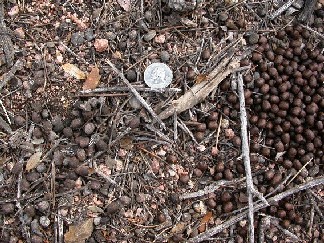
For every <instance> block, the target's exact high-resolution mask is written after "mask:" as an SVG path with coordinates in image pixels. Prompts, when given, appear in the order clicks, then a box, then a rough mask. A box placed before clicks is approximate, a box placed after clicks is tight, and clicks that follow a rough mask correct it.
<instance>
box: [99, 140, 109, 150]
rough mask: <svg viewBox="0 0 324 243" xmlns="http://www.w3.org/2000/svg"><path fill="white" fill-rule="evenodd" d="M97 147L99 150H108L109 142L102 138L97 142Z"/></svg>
mask: <svg viewBox="0 0 324 243" xmlns="http://www.w3.org/2000/svg"><path fill="white" fill-rule="evenodd" d="M96 148H97V150H99V151H106V150H107V149H108V144H107V143H106V142H105V141H104V140H102V139H100V140H99V141H98V142H97V143H96Z"/></svg>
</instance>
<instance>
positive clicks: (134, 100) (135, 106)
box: [128, 96, 142, 110]
mask: <svg viewBox="0 0 324 243" xmlns="http://www.w3.org/2000/svg"><path fill="white" fill-rule="evenodd" d="M128 104H129V106H130V107H132V108H133V109H136V110H138V109H141V108H142V104H141V102H139V101H138V99H137V98H136V97H135V96H132V98H130V99H129V101H128Z"/></svg>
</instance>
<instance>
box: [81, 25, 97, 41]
mask: <svg viewBox="0 0 324 243" xmlns="http://www.w3.org/2000/svg"><path fill="white" fill-rule="evenodd" d="M84 37H85V38H86V40H87V41H92V40H93V39H94V38H95V35H94V31H93V29H90V28H88V29H86V31H85V32H84Z"/></svg>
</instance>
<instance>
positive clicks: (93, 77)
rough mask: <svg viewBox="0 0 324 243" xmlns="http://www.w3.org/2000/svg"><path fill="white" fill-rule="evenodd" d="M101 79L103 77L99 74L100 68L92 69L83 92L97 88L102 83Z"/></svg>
mask: <svg viewBox="0 0 324 243" xmlns="http://www.w3.org/2000/svg"><path fill="white" fill-rule="evenodd" d="M100 77H101V76H100V74H99V68H97V67H93V68H92V69H91V72H90V73H89V75H88V77H87V79H86V81H85V82H84V84H83V90H87V89H95V88H97V86H98V84H99V82H100Z"/></svg>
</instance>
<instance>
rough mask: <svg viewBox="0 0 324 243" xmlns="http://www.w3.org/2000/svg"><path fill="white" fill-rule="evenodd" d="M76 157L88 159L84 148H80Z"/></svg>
mask: <svg viewBox="0 0 324 243" xmlns="http://www.w3.org/2000/svg"><path fill="white" fill-rule="evenodd" d="M76 157H77V158H78V159H79V160H80V161H82V162H83V161H85V160H86V159H87V155H86V151H85V150H84V149H78V150H77V152H76Z"/></svg>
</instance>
